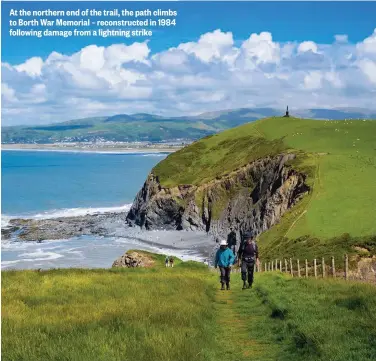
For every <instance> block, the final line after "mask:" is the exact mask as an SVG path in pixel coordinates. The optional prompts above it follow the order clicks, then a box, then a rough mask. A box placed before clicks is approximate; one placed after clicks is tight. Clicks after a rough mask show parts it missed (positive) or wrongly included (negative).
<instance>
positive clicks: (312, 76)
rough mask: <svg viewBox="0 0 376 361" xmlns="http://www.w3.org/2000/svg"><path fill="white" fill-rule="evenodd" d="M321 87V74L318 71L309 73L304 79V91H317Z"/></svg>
mask: <svg viewBox="0 0 376 361" xmlns="http://www.w3.org/2000/svg"><path fill="white" fill-rule="evenodd" d="M321 85H322V74H321V73H320V72H319V71H311V72H309V73H308V74H307V75H306V76H305V77H304V87H305V88H306V89H319V88H321Z"/></svg>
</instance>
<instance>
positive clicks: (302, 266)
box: [232, 254, 376, 283]
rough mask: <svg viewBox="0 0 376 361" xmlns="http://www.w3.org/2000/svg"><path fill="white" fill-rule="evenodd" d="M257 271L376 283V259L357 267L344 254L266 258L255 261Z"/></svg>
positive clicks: (365, 260)
mask: <svg viewBox="0 0 376 361" xmlns="http://www.w3.org/2000/svg"><path fill="white" fill-rule="evenodd" d="M232 272H235V273H239V272H241V269H240V268H239V267H236V266H235V267H233V269H232ZM255 272H256V273H258V272H283V273H287V274H289V275H290V276H291V277H298V278H308V277H313V278H316V279H317V278H338V279H345V280H357V281H363V282H372V283H376V259H375V258H370V259H362V260H361V261H359V262H357V264H356V266H355V267H352V268H351V269H350V268H349V257H348V255H347V254H346V255H344V257H343V259H342V260H338V259H337V261H336V259H335V257H330V258H329V259H328V258H325V257H321V258H314V259H312V260H308V259H303V260H301V259H293V258H283V259H282V258H281V259H273V260H271V259H266V260H264V261H259V262H258V263H255Z"/></svg>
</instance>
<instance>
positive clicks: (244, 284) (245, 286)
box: [242, 282, 247, 290]
mask: <svg viewBox="0 0 376 361" xmlns="http://www.w3.org/2000/svg"><path fill="white" fill-rule="evenodd" d="M246 288H247V284H246V283H245V282H244V283H243V288H242V290H245V289H246Z"/></svg>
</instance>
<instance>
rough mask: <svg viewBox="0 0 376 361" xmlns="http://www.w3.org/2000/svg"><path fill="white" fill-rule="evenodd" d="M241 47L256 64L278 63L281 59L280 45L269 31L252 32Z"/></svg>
mask: <svg viewBox="0 0 376 361" xmlns="http://www.w3.org/2000/svg"><path fill="white" fill-rule="evenodd" d="M241 49H242V50H243V52H244V53H245V55H246V57H247V58H249V59H253V60H254V61H255V63H256V64H260V63H278V62H279V60H280V45H279V44H278V43H275V42H273V39H272V34H270V33H268V32H262V33H260V34H252V35H251V36H250V37H249V38H248V39H247V40H246V41H245V42H243V44H242V46H241Z"/></svg>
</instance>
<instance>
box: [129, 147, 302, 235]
mask: <svg viewBox="0 0 376 361" xmlns="http://www.w3.org/2000/svg"><path fill="white" fill-rule="evenodd" d="M294 158H295V155H294V154H281V155H278V156H274V157H266V158H263V159H259V160H256V161H254V162H252V163H250V164H248V165H246V166H244V167H241V168H239V169H236V170H234V171H232V172H231V173H228V174H225V175H223V176H222V177H220V178H217V179H214V180H212V181H210V182H207V183H205V184H202V185H199V186H195V185H179V186H176V187H171V188H167V187H163V186H162V185H161V182H160V181H159V179H158V176H156V175H154V174H153V173H151V174H149V176H148V178H147V180H146V182H145V183H144V185H143V187H142V189H141V190H140V191H139V193H138V194H137V196H136V199H135V201H134V203H133V206H132V208H131V209H130V211H129V213H128V216H127V222H128V223H129V224H130V225H133V224H136V225H139V226H141V227H144V228H146V229H148V230H150V229H160V228H163V229H177V230H183V229H190V230H205V231H207V232H210V233H212V234H214V235H218V236H224V235H225V234H227V232H228V228H229V227H230V226H233V227H234V228H235V229H236V230H237V231H238V232H240V233H243V232H244V231H249V230H250V231H252V232H254V234H259V233H261V232H263V231H265V230H267V229H269V228H270V227H271V226H273V225H274V224H276V223H277V222H278V221H279V219H280V218H281V216H282V215H283V214H284V213H285V212H286V210H288V209H289V208H290V207H292V206H293V205H294V204H295V203H296V202H297V201H298V200H299V199H300V198H301V197H302V196H303V195H304V193H306V192H307V191H308V190H309V187H308V186H307V185H306V184H305V178H306V177H305V175H304V174H302V173H300V172H297V171H296V170H294V169H293V168H292V167H291V166H289V165H288V164H287V162H288V161H290V160H292V159H294Z"/></svg>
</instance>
